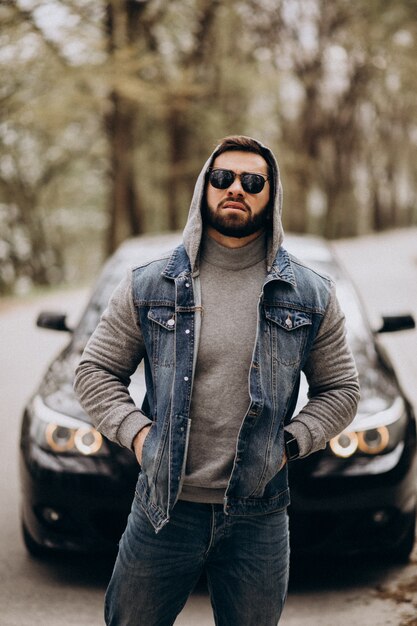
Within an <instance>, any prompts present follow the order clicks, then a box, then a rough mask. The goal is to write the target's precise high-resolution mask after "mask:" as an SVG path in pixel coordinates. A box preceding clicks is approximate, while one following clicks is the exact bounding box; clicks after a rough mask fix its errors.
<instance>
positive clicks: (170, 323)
mask: <svg viewBox="0 0 417 626" xmlns="http://www.w3.org/2000/svg"><path fill="white" fill-rule="evenodd" d="M174 324H175V320H168V321H167V326H174Z"/></svg>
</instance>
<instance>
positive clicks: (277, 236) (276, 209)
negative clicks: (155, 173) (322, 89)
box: [183, 141, 284, 273]
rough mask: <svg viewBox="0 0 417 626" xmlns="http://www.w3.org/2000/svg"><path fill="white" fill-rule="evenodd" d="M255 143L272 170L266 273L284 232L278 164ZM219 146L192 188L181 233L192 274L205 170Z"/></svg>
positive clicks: (198, 244)
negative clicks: (264, 155)
mask: <svg viewBox="0 0 417 626" xmlns="http://www.w3.org/2000/svg"><path fill="white" fill-rule="evenodd" d="M256 143H257V144H258V145H259V146H260V148H261V149H262V151H263V152H264V153H267V154H268V156H269V159H270V165H271V169H272V175H273V181H271V182H272V185H271V192H272V194H273V220H272V232H269V233H268V255H267V263H268V271H269V269H270V268H271V266H272V263H273V261H274V259H275V257H276V255H277V252H278V249H279V247H280V245H281V243H282V240H283V237H284V231H283V228H282V222H281V213H282V186H281V178H280V175H279V167H278V163H277V161H276V159H275V156H274V154H273V153H272V152H271V150H269V148H267V147H266V146H264V145H263V144H261V143H260V142H259V141H256ZM218 148H219V146H217V147H216V149H215V150H214V152H213V153H212V154H211V156H210V157H209V159H207V161H206V163H205V164H204V165H203V169H202V170H201V172H200V174H199V176H198V178H197V182H196V185H195V188H194V194H193V198H192V200H191V206H190V211H189V213H188V219H187V223H186V225H185V228H184V233H183V244H184V247H185V249H186V251H187V254H188V257H189V259H190V262H191V268H192V271H193V273H195V272H196V271H198V253H199V249H200V242H201V237H202V232H203V222H202V217H201V203H202V200H203V194H204V191H205V179H206V172H207V169H208V168H209V167H210V166H211V164H212V163H213V161H214V159H215V158H216V156H217V150H218Z"/></svg>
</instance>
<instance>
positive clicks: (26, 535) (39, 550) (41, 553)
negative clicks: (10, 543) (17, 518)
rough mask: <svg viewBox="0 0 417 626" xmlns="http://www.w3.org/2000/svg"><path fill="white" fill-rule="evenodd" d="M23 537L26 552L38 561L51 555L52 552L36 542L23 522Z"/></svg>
mask: <svg viewBox="0 0 417 626" xmlns="http://www.w3.org/2000/svg"><path fill="white" fill-rule="evenodd" d="M22 537H23V543H24V544H25V548H26V550H27V551H28V552H29V554H30V555H31V556H33V557H35V558H37V559H39V558H43V557H45V556H48V555H49V554H50V550H48V548H45V547H44V546H41V545H40V544H39V543H38V542H37V541H35V540H34V538H33V537H32V535H31V534H30V532H29V531H28V529H27V528H26V525H25V523H24V522H23V521H22Z"/></svg>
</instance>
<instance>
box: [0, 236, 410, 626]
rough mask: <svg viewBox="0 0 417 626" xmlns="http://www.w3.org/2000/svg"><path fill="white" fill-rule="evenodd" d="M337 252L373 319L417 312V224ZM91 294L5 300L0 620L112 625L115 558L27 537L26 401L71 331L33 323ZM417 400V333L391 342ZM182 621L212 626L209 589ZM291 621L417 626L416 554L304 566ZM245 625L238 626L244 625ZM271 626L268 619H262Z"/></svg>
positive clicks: (0, 310)
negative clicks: (23, 477) (22, 473)
mask: <svg viewBox="0 0 417 626" xmlns="http://www.w3.org/2000/svg"><path fill="white" fill-rule="evenodd" d="M336 249H337V252H338V254H339V256H340V258H341V259H342V261H344V262H345V264H346V265H348V266H349V269H350V271H351V273H352V275H353V277H354V279H355V281H356V283H357V286H358V288H359V289H360V291H361V293H362V295H363V298H364V300H365V302H366V307H367V309H368V311H369V315H370V318H371V320H372V322H373V323H374V324H375V326H377V325H378V321H379V314H381V313H397V312H400V311H405V310H406V311H413V312H414V314H415V315H416V318H417V229H413V230H407V231H398V232H394V233H388V234H385V235H382V236H377V237H375V236H373V237H367V238H362V239H360V240H353V241H342V242H339V243H338V244H337V246H336ZM85 299H86V291H85V290H78V291H70V292H60V293H54V294H52V295H47V296H38V297H36V298H31V299H27V300H24V301H16V300H14V301H0V348H1V349H0V368H1V370H0V371H1V378H0V400H1V409H2V410H1V417H0V434H1V441H2V446H1V468H2V471H1V473H0V501H1V503H2V505H1V507H0V528H1V544H0V626H87V625H88V626H96V625H100V624H103V620H102V604H103V594H104V590H105V587H106V583H107V581H108V578H109V575H110V572H111V563H110V562H109V561H108V560H107V561H106V560H100V561H97V560H96V559H92V558H79V557H78V558H65V559H64V558H62V557H61V558H59V559H52V560H48V561H38V560H34V559H32V558H30V557H29V556H28V555H27V553H26V551H25V549H24V547H23V543H22V541H21V537H20V527H19V485H18V468H17V449H18V443H17V442H18V433H19V422H20V415H21V411H22V407H23V406H24V404H25V402H26V400H27V399H28V397H29V396H30V394H31V392H32V391H33V390H34V389H35V388H36V385H37V384H38V382H39V380H40V378H41V375H42V372H43V371H44V369H45V367H46V365H47V363H48V361H49V360H50V359H51V358H52V356H53V355H54V354H55V353H56V352H57V351H58V350H59V348H60V347H61V346H62V345H63V344H64V343H65V341H66V339H67V338H66V336H65V334H64V333H62V334H61V333H52V332H48V331H44V330H40V329H36V328H35V326H34V320H35V318H36V315H37V313H38V312H39V311H40V310H42V309H53V310H57V309H58V310H63V311H67V312H69V313H70V321H71V320H75V319H76V317H77V316H78V314H79V312H80V310H81V308H82V306H83V303H84V302H85ZM385 343H386V345H387V349H388V350H389V351H390V353H391V355H392V357H393V358H394V360H395V361H396V363H397V365H398V367H399V368H400V369H401V372H402V381H403V384H404V386H405V387H406V388H407V390H408V391H409V393H410V396H411V398H412V400H413V402H414V404H415V406H416V407H417V384H416V381H417V331H409V332H407V333H398V334H396V335H393V336H391V337H389V338H387V339H386V340H385ZM176 624H177V625H178V626H213V624H214V622H213V619H212V616H211V609H210V604H209V600H208V597H207V595H206V593H205V591H204V590H200V591H198V592H196V593H195V594H193V596H192V597H191V598H190V600H189V602H188V603H187V606H186V607H185V609H184V611H183V613H182V614H181V616H180V617H179V618H178V620H177V622H176ZM281 624H282V626H316V625H320V626H351V624H358V625H367V626H368V625H371V626H412V625H414V626H416V625H417V551H416V550H415V551H414V553H413V556H412V559H411V562H410V564H409V565H407V566H403V567H392V566H391V567H386V566H384V565H383V564H378V563H367V562H366V561H363V562H355V563H350V564H348V563H345V562H339V563H337V564H336V565H333V566H330V565H326V564H325V563H317V562H315V563H311V562H310V563H299V564H298V565H297V566H296V568H295V569H294V571H293V572H292V581H291V585H290V592H289V598H288V602H287V606H286V608H285V611H284V615H283V618H282V620H281ZM236 626H238V625H236ZM260 626H262V625H260Z"/></svg>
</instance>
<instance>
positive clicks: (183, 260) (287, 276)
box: [162, 244, 296, 287]
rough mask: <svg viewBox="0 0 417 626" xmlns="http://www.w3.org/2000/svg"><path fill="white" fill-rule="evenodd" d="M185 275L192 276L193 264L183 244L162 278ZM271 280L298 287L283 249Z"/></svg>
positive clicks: (280, 249) (289, 261) (276, 260)
mask: <svg viewBox="0 0 417 626" xmlns="http://www.w3.org/2000/svg"><path fill="white" fill-rule="evenodd" d="M185 275H191V263H190V259H189V257H188V254H187V252H186V250H185V248H184V246H183V245H182V244H181V245H179V246H178V247H177V248H175V250H174V251H173V253H172V254H171V256H170V258H169V261H168V263H167V265H166V266H165V269H164V270H163V272H162V276H165V277H166V278H170V279H172V280H175V279H176V278H179V277H180V276H185ZM271 280H282V281H284V282H287V283H290V284H291V285H293V287H295V286H296V281H295V276H294V270H293V268H292V262H291V257H290V255H289V254H288V252H287V251H286V250H285V249H284V248H282V247H280V248H279V250H278V254H277V255H276V257H275V259H274V262H273V264H272V266H271V268H269V271H268V275H267V278H266V281H265V282H269V281H271Z"/></svg>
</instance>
